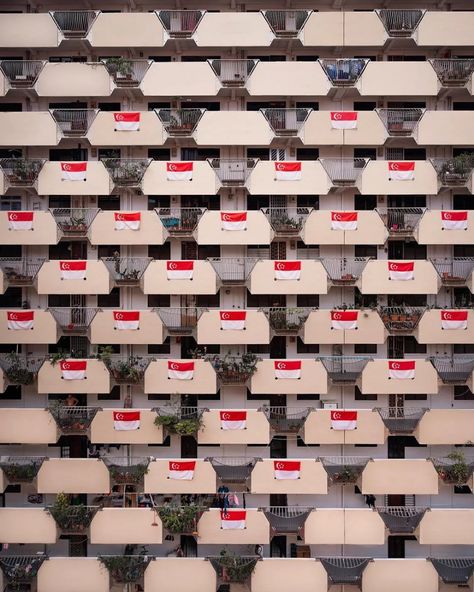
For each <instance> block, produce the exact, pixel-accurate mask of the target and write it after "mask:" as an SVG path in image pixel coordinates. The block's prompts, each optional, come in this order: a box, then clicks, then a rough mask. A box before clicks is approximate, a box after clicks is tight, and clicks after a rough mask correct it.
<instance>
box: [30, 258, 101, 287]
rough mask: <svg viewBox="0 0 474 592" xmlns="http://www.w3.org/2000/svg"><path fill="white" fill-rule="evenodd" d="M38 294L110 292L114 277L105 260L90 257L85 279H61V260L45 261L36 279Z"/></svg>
mask: <svg viewBox="0 0 474 592" xmlns="http://www.w3.org/2000/svg"><path fill="white" fill-rule="evenodd" d="M36 282H37V291H38V294H109V293H110V291H111V289H112V278H111V276H110V274H109V272H108V270H107V268H106V266H105V265H104V262H103V261H97V260H92V259H88V260H87V268H86V277H85V279H83V280H72V279H65V280H63V279H61V270H60V262H59V260H51V261H45V262H44V263H43V265H42V266H41V268H40V270H39V272H38V276H37V279H36Z"/></svg>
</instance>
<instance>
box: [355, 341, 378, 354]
mask: <svg viewBox="0 0 474 592" xmlns="http://www.w3.org/2000/svg"><path fill="white" fill-rule="evenodd" d="M354 353H355V354H367V355H371V354H375V355H376V354H377V345H376V344H375V343H356V344H355V345H354Z"/></svg>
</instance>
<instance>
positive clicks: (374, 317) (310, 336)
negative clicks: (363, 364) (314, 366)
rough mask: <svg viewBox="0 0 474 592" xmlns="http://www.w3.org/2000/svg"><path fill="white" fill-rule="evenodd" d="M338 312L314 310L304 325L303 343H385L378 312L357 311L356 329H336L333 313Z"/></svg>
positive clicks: (342, 309)
mask: <svg viewBox="0 0 474 592" xmlns="http://www.w3.org/2000/svg"><path fill="white" fill-rule="evenodd" d="M338 310H339V309H338ZM338 310H335V311H330V310H313V311H312V312H311V313H310V314H309V317H308V320H307V321H306V323H305V325H304V334H303V335H304V337H303V341H304V342H305V343H319V344H337V343H340V344H350V343H377V344H382V343H384V342H385V339H386V332H385V328H384V325H383V323H382V321H381V319H380V316H379V315H378V313H377V311H376V310H372V309H362V310H359V311H356V312H357V313H358V314H357V328H356V329H344V328H341V329H334V328H333V323H332V318H331V313H332V312H335V313H337V312H338ZM346 310H347V309H346V308H341V309H340V311H341V312H345V311H346Z"/></svg>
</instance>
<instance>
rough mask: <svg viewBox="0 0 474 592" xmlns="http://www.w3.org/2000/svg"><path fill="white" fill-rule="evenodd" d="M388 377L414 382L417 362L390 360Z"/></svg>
mask: <svg viewBox="0 0 474 592" xmlns="http://www.w3.org/2000/svg"><path fill="white" fill-rule="evenodd" d="M388 377H389V378H390V379H393V378H396V379H398V380H413V379H414V378H415V360H389V361H388Z"/></svg>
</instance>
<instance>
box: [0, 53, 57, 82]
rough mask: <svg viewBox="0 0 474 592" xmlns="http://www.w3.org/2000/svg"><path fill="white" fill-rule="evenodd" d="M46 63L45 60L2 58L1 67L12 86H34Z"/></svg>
mask: <svg viewBox="0 0 474 592" xmlns="http://www.w3.org/2000/svg"><path fill="white" fill-rule="evenodd" d="M45 63H46V62H45V61H44V60H1V61H0V69H1V71H2V72H3V74H4V76H5V78H6V79H7V80H8V83H9V84H10V86H11V88H33V87H34V85H35V84H36V81H37V80H38V76H39V75H40V73H41V70H42V69H43V68H44V65H45Z"/></svg>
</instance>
